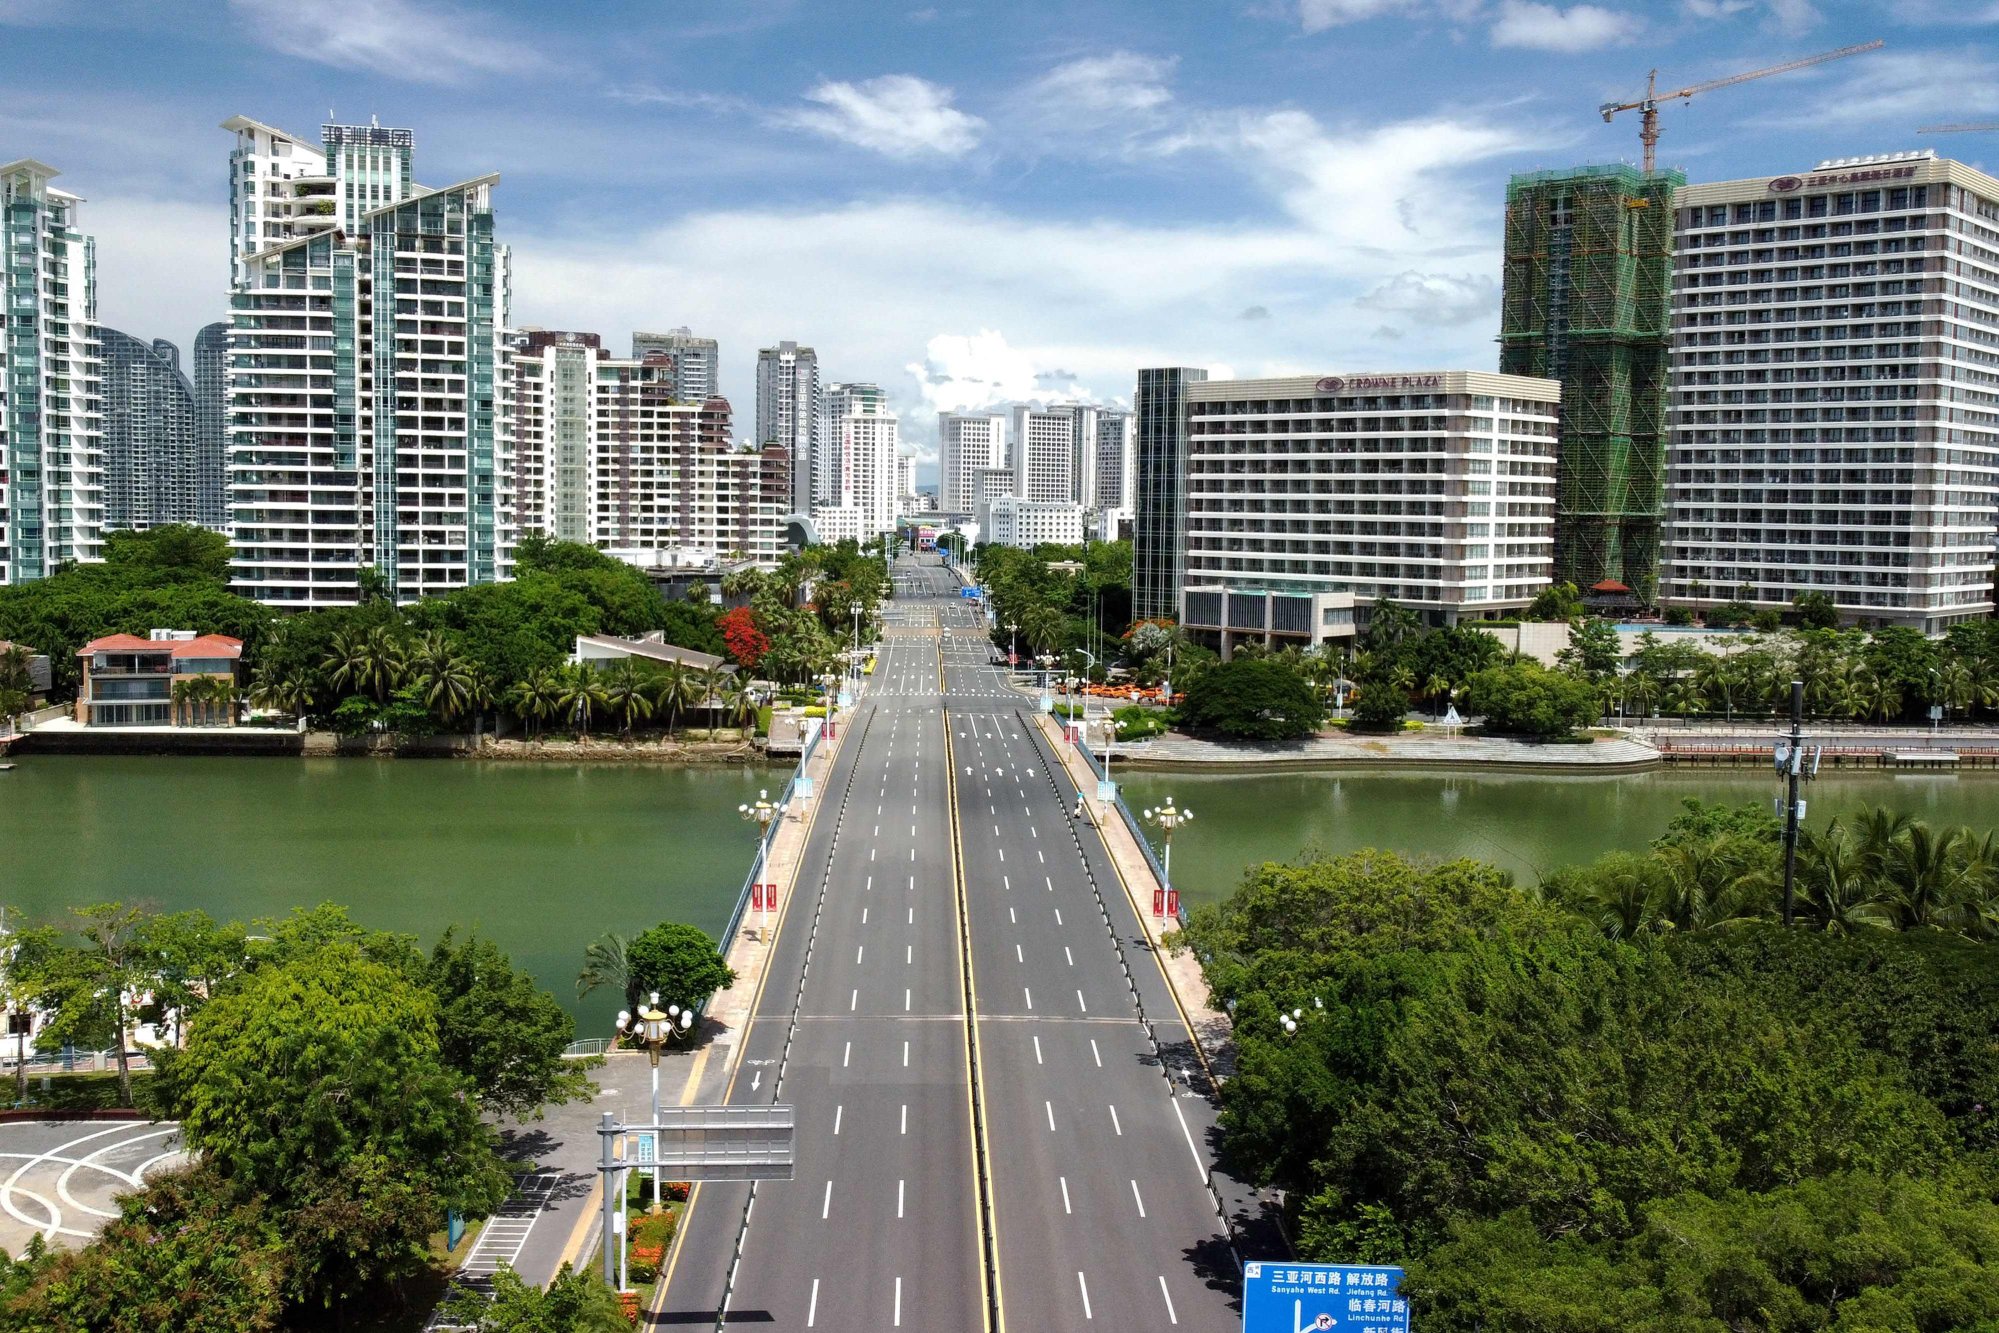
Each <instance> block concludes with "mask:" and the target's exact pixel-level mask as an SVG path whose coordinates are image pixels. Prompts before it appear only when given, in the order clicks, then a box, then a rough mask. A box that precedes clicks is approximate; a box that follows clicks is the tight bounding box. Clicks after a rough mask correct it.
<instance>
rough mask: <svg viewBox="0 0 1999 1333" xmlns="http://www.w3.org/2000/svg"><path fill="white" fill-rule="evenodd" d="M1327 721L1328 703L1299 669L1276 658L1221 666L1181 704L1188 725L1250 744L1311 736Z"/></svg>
mask: <svg viewBox="0 0 1999 1333" xmlns="http://www.w3.org/2000/svg"><path fill="white" fill-rule="evenodd" d="M1325 717H1326V705H1325V700H1324V699H1323V698H1321V697H1320V694H1319V692H1318V691H1317V690H1316V689H1314V688H1313V687H1312V685H1311V683H1310V682H1309V681H1307V680H1306V679H1305V676H1304V673H1303V672H1302V671H1301V670H1300V669H1299V667H1298V666H1297V665H1296V664H1295V663H1293V662H1290V661H1288V660H1284V659H1280V658H1272V657H1265V658H1255V659H1251V658H1237V659H1236V660H1234V661H1230V662H1219V663H1216V664H1215V665H1214V666H1212V667H1210V668H1209V669H1208V670H1206V671H1204V672H1202V673H1201V675H1200V676H1199V677H1197V678H1196V679H1195V680H1194V681H1193V682H1192V683H1191V684H1190V685H1189V686H1188V688H1187V697H1186V699H1185V701H1183V702H1182V703H1181V705H1180V720H1181V722H1182V723H1183V724H1184V725H1186V726H1189V727H1195V728H1205V729H1208V730H1212V731H1217V732H1220V733H1221V734H1222V735H1224V736H1234V737H1240V738H1244V739H1250V740H1289V739H1293V738H1296V737H1300V736H1309V735H1311V734H1312V733H1313V732H1314V731H1316V730H1317V729H1318V727H1319V724H1320V723H1321V722H1323V721H1325Z"/></svg>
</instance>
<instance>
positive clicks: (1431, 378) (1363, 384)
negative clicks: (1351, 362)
mask: <svg viewBox="0 0 1999 1333" xmlns="http://www.w3.org/2000/svg"><path fill="white" fill-rule="evenodd" d="M1443 387H1444V377H1443V376H1442V375H1344V376H1342V375H1328V376H1326V377H1325V378H1324V379H1322V380H1320V381H1319V383H1318V385H1317V388H1318V390H1319V392H1320V393H1366V392H1369V391H1375V390H1381V389H1441V388H1443Z"/></svg>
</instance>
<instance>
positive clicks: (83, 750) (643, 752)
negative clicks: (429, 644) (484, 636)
mask: <svg viewBox="0 0 1999 1333" xmlns="http://www.w3.org/2000/svg"><path fill="white" fill-rule="evenodd" d="M13 748H14V752H15V753H16V754H20V755H78V754H85V755H201V756H209V755H235V756H253V757H257V756H261V757H270V758H291V759H296V758H306V759H478V760H483V761H485V762H488V763H515V764H660V765H671V766H676V767H678V766H694V765H715V766H730V765H742V764H756V765H763V764H767V763H770V762H772V761H771V759H770V757H769V756H768V755H766V754H765V752H764V750H763V748H762V747H761V746H758V745H756V744H754V743H751V742H747V741H744V740H740V739H733V738H732V739H729V740H717V741H658V740H647V741H623V740H619V739H618V738H616V737H615V736H613V737H601V738H600V737H589V738H571V737H563V738H560V739H553V740H549V739H544V740H524V739H520V738H516V737H505V738H495V737H493V736H491V735H486V736H482V737H478V738H476V739H475V738H474V737H472V736H469V735H458V736H422V737H414V738H410V739H406V740H401V741H398V740H396V739H395V738H393V737H388V736H358V737H357V736H341V735H337V734H336V733H334V732H330V731H308V732H298V731H293V730H291V729H290V728H267V727H129V728H128V727H116V728H112V727H105V728H88V727H74V726H72V727H38V728H36V729H35V730H33V731H29V732H24V733H22V734H21V735H19V736H18V737H16V738H14V744H13Z"/></svg>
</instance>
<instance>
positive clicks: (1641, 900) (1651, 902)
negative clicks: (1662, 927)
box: [1569, 854, 1660, 940]
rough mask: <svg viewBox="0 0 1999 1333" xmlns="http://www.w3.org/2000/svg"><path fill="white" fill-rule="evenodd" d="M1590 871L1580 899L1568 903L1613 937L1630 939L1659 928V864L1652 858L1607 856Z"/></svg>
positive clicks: (1626, 855) (1615, 938) (1614, 938)
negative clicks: (1587, 885)
mask: <svg viewBox="0 0 1999 1333" xmlns="http://www.w3.org/2000/svg"><path fill="white" fill-rule="evenodd" d="M1606 862H1607V864H1602V865H1600V866H1599V867H1597V868H1596V869H1595V872H1594V873H1593V874H1592V875H1591V878H1590V884H1589V889H1588V892H1587V893H1586V894H1584V895H1583V897H1582V899H1581V901H1578V902H1573V903H1570V904H1569V907H1570V909H1571V910H1572V911H1575V912H1577V913H1579V914H1581V915H1583V916H1585V917H1587V918H1589V920H1591V921H1592V922H1594V923H1595V924H1596V927H1597V929H1599V930H1601V931H1602V932H1603V933H1604V935H1605V936H1606V937H1608V938H1610V939H1613V940H1628V939H1633V938H1635V937H1637V936H1639V935H1643V934H1646V933H1648V932H1651V931H1654V930H1657V929H1658V928H1659V897H1660V894H1659V887H1658V885H1657V883H1656V882H1655V877H1656V875H1657V873H1658V872H1657V868H1656V865H1655V863H1653V862H1652V861H1651V860H1650V859H1649V858H1646V857H1641V856H1634V855H1629V854H1624V855H1619V856H1616V857H1614V858H1606Z"/></svg>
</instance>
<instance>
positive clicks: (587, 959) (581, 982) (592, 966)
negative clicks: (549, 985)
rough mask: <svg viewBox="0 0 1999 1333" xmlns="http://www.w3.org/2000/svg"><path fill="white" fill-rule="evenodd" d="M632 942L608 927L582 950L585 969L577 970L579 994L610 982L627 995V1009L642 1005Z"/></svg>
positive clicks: (581, 995) (632, 1010) (636, 1009)
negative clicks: (630, 948) (631, 948)
mask: <svg viewBox="0 0 1999 1333" xmlns="http://www.w3.org/2000/svg"><path fill="white" fill-rule="evenodd" d="M630 943H631V941H630V940H628V939H626V938H625V937H624V936H623V935H620V934H619V933H618V932H617V931H615V930H611V931H606V932H605V933H604V935H603V937H602V938H601V939H597V940H593V941H591V943H590V945H589V947H588V948H586V949H584V950H583V969H582V971H580V972H578V973H577V974H576V998H577V999H579V1000H580V999H582V998H583V997H584V996H586V995H588V994H589V993H590V992H591V991H593V990H596V989H597V988H598V987H599V986H610V987H612V988H613V989H615V990H617V991H618V993H619V994H621V995H623V996H624V997H625V1009H626V1011H627V1012H630V1013H636V1012H637V1011H638V1007H639V987H638V978H637V977H635V976H633V975H632V963H631V956H630V954H629V953H628V952H627V946H628V945H629V944H630Z"/></svg>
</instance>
